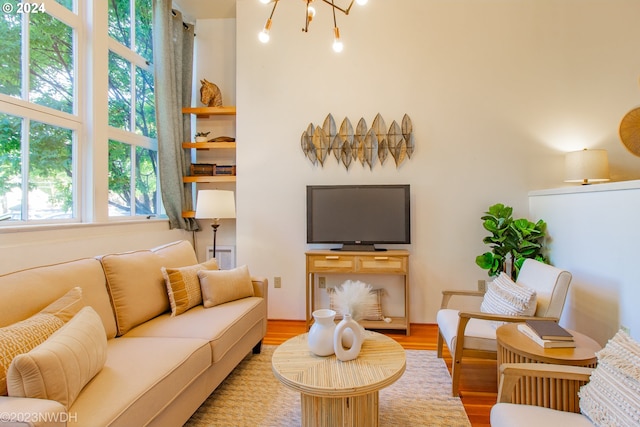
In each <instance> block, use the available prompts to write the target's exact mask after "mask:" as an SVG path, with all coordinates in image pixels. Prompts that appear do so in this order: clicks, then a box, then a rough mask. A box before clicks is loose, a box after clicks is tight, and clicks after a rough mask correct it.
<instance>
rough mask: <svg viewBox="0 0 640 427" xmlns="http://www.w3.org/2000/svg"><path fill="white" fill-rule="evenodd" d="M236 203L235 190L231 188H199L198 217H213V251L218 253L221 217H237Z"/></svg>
mask: <svg viewBox="0 0 640 427" xmlns="http://www.w3.org/2000/svg"><path fill="white" fill-rule="evenodd" d="M235 217H236V203H235V200H234V195H233V191H229V190H199V191H198V199H197V201H196V219H212V220H213V222H212V223H211V228H212V229H213V253H214V254H215V253H216V234H217V232H218V227H219V226H220V219H223V218H235Z"/></svg>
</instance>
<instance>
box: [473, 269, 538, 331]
mask: <svg viewBox="0 0 640 427" xmlns="http://www.w3.org/2000/svg"><path fill="white" fill-rule="evenodd" d="M536 304H537V296H536V291H535V290H534V289H531V288H528V287H526V286H523V285H520V284H518V283H516V282H514V281H513V280H511V278H510V277H509V276H508V275H506V274H505V273H504V272H501V273H500V274H499V275H498V276H497V277H496V278H495V279H494V280H493V282H490V283H489V284H488V286H487V292H486V293H485V294H484V299H483V300H482V305H481V306H480V311H481V312H483V313H493V314H504V315H508V316H533V315H534V314H535V312H536ZM493 323H494V326H495V327H499V326H501V325H502V324H503V322H493Z"/></svg>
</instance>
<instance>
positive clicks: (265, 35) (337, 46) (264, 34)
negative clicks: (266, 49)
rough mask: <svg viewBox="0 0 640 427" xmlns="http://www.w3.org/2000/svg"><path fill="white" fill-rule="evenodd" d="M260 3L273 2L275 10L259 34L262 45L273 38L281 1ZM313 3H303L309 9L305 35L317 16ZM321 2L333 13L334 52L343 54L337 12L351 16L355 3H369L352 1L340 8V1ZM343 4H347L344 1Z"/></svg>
mask: <svg viewBox="0 0 640 427" xmlns="http://www.w3.org/2000/svg"><path fill="white" fill-rule="evenodd" d="M260 1H261V2H262V3H264V4H267V3H272V2H273V8H272V9H271V14H270V15H269V18H268V19H267V22H266V23H265V24H264V28H263V29H262V31H261V32H260V33H259V34H258V39H259V40H260V41H261V42H262V43H267V42H269V39H270V38H271V37H270V34H269V33H270V31H271V23H272V19H273V14H274V13H275V11H276V6H278V2H279V1H280V0H260ZM313 1H314V0H303V2H304V3H306V9H307V13H306V14H305V23H304V27H303V28H302V31H304V32H305V33H306V32H309V24H310V23H311V21H312V20H313V18H314V17H315V16H316V9H315V7H314V6H313ZM321 1H322V3H324V4H327V5H329V6H331V11H332V13H333V50H334V51H335V52H342V49H343V47H344V46H343V44H342V40H341V39H340V29H339V28H338V23H337V21H336V10H337V11H338V12H342V13H343V14H344V15H349V12H350V11H351V6H353V2H354V1H356V2H357V3H358V4H359V5H364V4H366V3H367V0H351V1H349V2H348V3H349V4H348V6H340V5H339V4H337V3H339V0H330V1H329V0H321ZM342 3H344V4H346V3H347V2H346V1H343V2H342Z"/></svg>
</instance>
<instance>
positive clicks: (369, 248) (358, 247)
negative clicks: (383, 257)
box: [331, 243, 386, 252]
mask: <svg viewBox="0 0 640 427" xmlns="http://www.w3.org/2000/svg"><path fill="white" fill-rule="evenodd" d="M331 250H332V251H346V252H384V251H386V249H385V248H376V245H374V244H371V245H363V244H359V243H356V244H347V243H345V244H343V245H342V247H339V248H333V249H331Z"/></svg>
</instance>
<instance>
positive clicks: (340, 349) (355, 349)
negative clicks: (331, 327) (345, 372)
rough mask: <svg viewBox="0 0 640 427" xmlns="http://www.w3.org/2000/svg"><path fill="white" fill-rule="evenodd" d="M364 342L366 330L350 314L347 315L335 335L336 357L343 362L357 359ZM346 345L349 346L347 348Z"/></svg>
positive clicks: (337, 327) (339, 324)
mask: <svg viewBox="0 0 640 427" xmlns="http://www.w3.org/2000/svg"><path fill="white" fill-rule="evenodd" d="M349 341H351V343H349ZM363 342H364V329H363V328H362V326H360V324H359V323H358V322H356V321H355V320H353V318H352V317H351V315H350V314H345V315H344V317H343V319H342V321H341V322H340V323H338V326H336V330H335V332H334V334H333V347H334V351H335V353H336V357H337V358H338V360H342V361H343V362H346V361H349V360H353V359H355V358H356V357H358V354H360V349H361V348H362V343H363ZM345 344H347V347H345ZM348 344H350V345H348Z"/></svg>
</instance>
